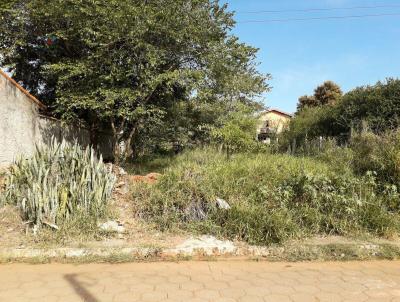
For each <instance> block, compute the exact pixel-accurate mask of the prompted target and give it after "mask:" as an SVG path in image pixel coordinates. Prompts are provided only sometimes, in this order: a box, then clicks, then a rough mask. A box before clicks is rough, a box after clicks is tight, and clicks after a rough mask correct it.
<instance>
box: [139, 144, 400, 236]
mask: <svg viewBox="0 0 400 302" xmlns="http://www.w3.org/2000/svg"><path fill="white" fill-rule="evenodd" d="M377 190H378V188H377V184H376V182H375V175H374V174H373V173H368V174H367V175H365V176H364V177H356V176H354V175H353V174H352V172H351V170H350V169H342V170H340V171H339V170H337V169H334V168H331V167H330V165H327V164H325V163H323V162H322V161H320V160H316V159H310V158H297V157H293V156H288V155H269V154H243V153H239V154H235V155H233V156H232V158H231V159H230V160H228V159H226V157H225V156H224V155H223V154H220V153H218V152H215V151H214V150H212V149H206V150H203V151H201V150H195V151H191V152H187V153H184V154H183V155H181V156H179V157H177V158H176V161H175V163H174V164H172V166H171V167H170V168H169V169H167V170H166V172H165V175H164V176H163V177H162V178H161V180H160V182H159V183H157V184H156V185H154V186H152V187H148V186H146V185H137V186H136V187H135V188H134V198H135V200H136V201H137V203H136V206H137V212H138V214H139V215H140V216H141V217H143V218H145V219H147V220H151V221H155V222H156V223H157V224H158V225H159V226H160V227H161V228H162V229H168V228H171V227H180V228H184V229H195V230H197V231H199V232H202V233H211V234H215V235H222V236H226V237H229V238H232V239H241V240H245V241H247V242H249V243H252V244H268V243H272V242H275V243H280V242H283V241H285V240H287V239H290V238H298V237H301V236H309V235H317V234H339V235H348V234H354V233H370V234H374V235H379V236H392V235H393V234H396V232H397V231H398V230H399V223H398V220H399V217H398V214H397V211H395V209H394V208H393V207H392V208H389V207H388V203H389V200H390V201H392V202H393V200H394V199H395V196H396V194H397V193H396V192H393V191H390V192H389V191H388V192H383V193H381V194H379V195H378V194H377V192H378V191H377ZM395 193H396V194H395ZM397 196H398V195H397ZM217 198H222V199H224V200H226V201H227V202H228V203H229V204H230V206H231V209H230V210H222V209H218V208H217V206H216V199H217Z"/></svg>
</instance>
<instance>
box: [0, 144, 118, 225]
mask: <svg viewBox="0 0 400 302" xmlns="http://www.w3.org/2000/svg"><path fill="white" fill-rule="evenodd" d="M114 182H115V177H114V176H113V174H112V173H111V172H109V171H108V169H107V167H106V166H105V164H104V163H103V161H102V159H101V158H100V159H98V158H97V157H96V154H95V152H94V150H93V149H92V148H89V147H88V148H86V149H85V150H83V149H81V147H80V146H79V145H78V144H77V143H75V144H70V143H67V142H65V141H63V142H62V143H58V142H56V141H53V142H52V143H51V145H50V146H40V147H37V148H36V152H35V153H34V155H33V156H32V157H31V158H29V159H20V160H18V161H17V162H16V163H15V164H14V165H13V166H12V168H11V170H10V172H9V173H8V175H7V178H6V187H5V191H4V192H3V196H2V199H3V201H4V202H7V203H9V204H13V205H17V206H18V207H19V209H20V210H21V213H22V216H23V218H24V220H26V221H28V222H30V223H31V224H33V225H35V226H36V227H37V228H40V227H42V226H43V225H46V226H50V227H52V228H55V229H59V228H60V226H62V225H68V222H69V221H72V220H76V219H78V218H79V220H87V221H93V220H96V219H97V218H99V217H101V216H103V215H104V214H105V212H106V209H107V202H108V200H109V199H110V197H111V193H112V189H113V185H114ZM85 217H86V218H88V219H86V218H85ZM89 218H90V219H89Z"/></svg>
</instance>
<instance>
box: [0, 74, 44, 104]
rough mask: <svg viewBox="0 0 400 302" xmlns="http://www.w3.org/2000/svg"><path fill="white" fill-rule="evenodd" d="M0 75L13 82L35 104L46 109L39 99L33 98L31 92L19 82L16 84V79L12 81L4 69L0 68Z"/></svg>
mask: <svg viewBox="0 0 400 302" xmlns="http://www.w3.org/2000/svg"><path fill="white" fill-rule="evenodd" d="M0 75H2V76H3V77H5V78H6V79H7V80H8V81H9V82H10V83H11V84H13V85H14V86H15V87H16V88H17V89H19V90H20V91H21V92H22V93H23V94H25V95H26V96H27V97H28V99H29V100H30V101H31V102H32V103H34V104H35V105H37V106H39V107H40V108H41V109H46V106H45V105H44V104H43V103H42V102H41V101H39V100H38V99H37V98H35V97H34V96H33V95H32V94H30V93H29V92H28V91H27V90H26V89H24V88H23V87H22V86H21V85H20V84H18V83H17V82H16V81H14V80H13V79H12V78H11V77H10V76H8V75H7V74H6V73H5V72H4V71H2V70H1V69H0Z"/></svg>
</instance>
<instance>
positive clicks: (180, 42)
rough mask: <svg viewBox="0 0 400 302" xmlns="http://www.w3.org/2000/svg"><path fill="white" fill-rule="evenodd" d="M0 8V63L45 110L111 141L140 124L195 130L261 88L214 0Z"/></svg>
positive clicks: (135, 131) (31, 1) (111, 0)
mask: <svg viewBox="0 0 400 302" xmlns="http://www.w3.org/2000/svg"><path fill="white" fill-rule="evenodd" d="M8 8H10V7H8ZM1 16H2V19H3V20H6V22H3V24H5V26H3V27H2V28H1V29H0V38H1V41H0V66H2V67H7V68H9V69H10V71H11V72H12V73H13V76H14V78H15V79H16V80H17V81H20V82H21V83H22V84H23V85H24V86H25V88H27V89H28V90H30V91H31V92H32V93H34V94H35V95H37V96H38V97H40V98H41V100H42V101H43V102H45V103H46V104H47V105H48V106H49V108H50V109H51V111H52V113H53V114H54V115H55V116H58V117H61V118H63V119H66V120H81V121H84V122H85V123H87V124H88V125H89V126H90V127H91V129H92V130H93V131H94V130H97V129H106V130H111V131H112V133H113V134H114V138H115V144H116V145H117V144H118V142H120V141H122V140H124V141H125V142H127V144H128V146H131V145H133V147H134V146H135V141H138V142H139V141H140V138H139V136H140V135H143V134H145V133H146V134H147V135H149V133H154V130H155V129H154V127H152V126H149V125H150V124H151V125H158V126H159V127H158V129H160V130H161V131H160V133H164V132H168V131H169V133H173V134H172V135H170V139H171V140H176V139H177V136H179V135H180V134H182V133H185V136H186V139H195V137H197V138H199V137H200V136H201V135H200V134H201V130H199V129H206V128H207V127H209V126H210V125H212V124H213V123H215V121H217V120H218V116H216V115H217V114H223V113H224V112H226V111H227V110H228V111H229V110H234V108H235V104H236V103H243V104H247V105H249V106H256V105H257V103H256V102H255V101H254V100H255V99H256V98H257V97H258V96H260V95H261V94H262V93H263V92H265V91H266V90H268V85H267V83H266V81H267V79H268V77H269V76H268V75H263V74H260V73H259V72H258V71H257V69H256V63H255V58H256V53H257V49H255V48H253V47H250V46H248V45H246V44H244V43H241V42H240V41H239V40H238V38H237V37H235V36H233V35H232V34H231V33H230V30H231V29H232V28H233V26H234V24H235V22H234V20H233V14H232V13H231V12H229V11H228V10H227V6H226V5H222V6H221V5H220V4H219V3H218V1H214V0H152V1H142V0H95V1H93V0H52V1H50V0H17V1H15V2H14V3H13V4H12V9H5V10H2V13H1ZM210 109H211V110H210ZM203 118H204V119H203ZM174 134H176V135H174ZM171 136H172V137H171ZM193 136H194V137H193ZM134 148H135V147H134ZM134 148H133V149H134ZM115 150H116V152H117V148H116V149H115ZM132 152H133V151H132V150H131V152H129V153H132ZM128 155H129V154H128ZM116 156H118V154H116Z"/></svg>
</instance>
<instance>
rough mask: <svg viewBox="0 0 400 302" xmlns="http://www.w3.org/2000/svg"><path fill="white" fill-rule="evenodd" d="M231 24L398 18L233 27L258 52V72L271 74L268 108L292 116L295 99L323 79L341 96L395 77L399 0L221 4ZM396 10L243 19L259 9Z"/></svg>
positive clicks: (399, 57)
mask: <svg viewBox="0 0 400 302" xmlns="http://www.w3.org/2000/svg"><path fill="white" fill-rule="evenodd" d="M221 2H228V4H229V8H230V10H234V11H236V12H237V14H236V15H235V19H236V20H237V21H238V22H240V21H245V20H267V19H281V18H308V17H321V16H346V15H364V14H380V13H383V14H385V13H386V14H387V13H389V14H390V13H392V14H393V13H399V16H386V17H376V18H364V19H346V20H319V21H300V22H285V23H238V24H237V25H236V28H235V29H234V30H233V33H234V34H235V35H237V36H239V37H240V39H241V40H242V41H243V42H246V43H248V44H250V45H252V46H255V47H257V48H259V49H260V51H259V54H258V61H259V63H260V66H259V69H260V71H261V72H264V73H270V74H271V75H272V77H273V80H271V81H270V85H271V86H272V87H273V88H272V90H271V92H269V93H268V94H266V96H265V103H266V105H267V106H269V107H274V108H280V109H282V110H284V111H288V112H294V111H295V110H296V103H297V99H298V97H299V96H301V95H304V94H312V93H313V90H314V88H315V87H316V86H317V85H319V84H321V83H322V82H324V81H325V80H332V81H335V82H336V83H338V84H339V85H340V86H341V87H342V89H343V90H344V91H345V92H346V91H349V90H351V89H352V88H354V87H356V86H361V85H366V84H374V83H375V82H377V81H378V80H384V79H385V78H387V77H400V0H225V1H221ZM382 5H397V6H399V7H398V8H394V7H392V8H374V9H357V10H337V11H323V12H291V13H288V12H286V13H268V14H247V13H241V12H249V11H260V10H286V9H309V8H336V7H355V6H382Z"/></svg>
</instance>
